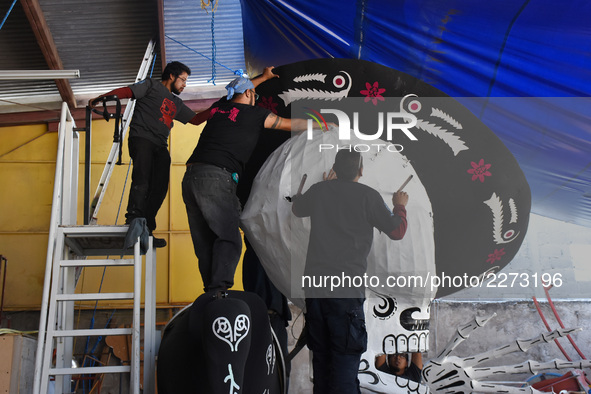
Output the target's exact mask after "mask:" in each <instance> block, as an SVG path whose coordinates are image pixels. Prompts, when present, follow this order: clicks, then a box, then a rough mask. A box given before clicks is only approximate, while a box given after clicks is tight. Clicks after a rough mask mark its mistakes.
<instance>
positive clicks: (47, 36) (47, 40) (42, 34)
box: [21, 0, 76, 109]
mask: <svg viewBox="0 0 591 394" xmlns="http://www.w3.org/2000/svg"><path fill="white" fill-rule="evenodd" d="M21 4H22V6H23V10H24V11H25V15H26V16H27V19H28V20H29V24H30V25H31V29H32V30H33V33H35V37H36V38H37V43H38V44H39V48H41V52H42V53H43V57H44V58H45V61H46V62H47V66H48V67H49V69H50V70H63V69H64V65H63V63H62V60H61V58H60V56H59V53H58V51H57V47H56V45H55V41H54V40H53V35H52V34H51V31H50V30H49V26H48V25H47V21H46V20H45V15H43V10H42V9H41V6H40V5H39V1H38V0H21ZM55 84H56V86H57V89H58V91H59V93H60V95H61V97H62V100H63V101H65V102H66V103H68V107H70V109H73V108H76V98H75V97H74V92H73V91H72V87H71V86H70V82H69V81H68V80H67V79H56V80H55Z"/></svg>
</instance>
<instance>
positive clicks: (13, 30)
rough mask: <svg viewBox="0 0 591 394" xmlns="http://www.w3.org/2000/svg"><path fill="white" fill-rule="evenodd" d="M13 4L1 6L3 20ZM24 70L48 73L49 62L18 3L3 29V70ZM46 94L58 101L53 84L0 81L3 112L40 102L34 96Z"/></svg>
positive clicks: (0, 32) (0, 66) (0, 40)
mask: <svg viewBox="0 0 591 394" xmlns="http://www.w3.org/2000/svg"><path fill="white" fill-rule="evenodd" d="M11 4H12V2H11V1H3V2H1V3H0V18H2V19H3V18H4V16H5V15H6V13H7V12H8V10H9V8H10V5H11ZM23 69H26V70H47V63H46V62H45V59H44V58H43V55H42V54H41V49H40V48H39V45H38V44H37V39H36V38H35V35H34V34H33V31H32V30H31V27H30V26H29V21H28V20H27V17H26V15H25V12H24V10H23V8H22V6H21V4H20V2H17V3H16V4H15V6H14V8H13V9H12V12H11V13H10V15H8V18H7V19H6V22H5V23H4V26H3V27H2V30H0V70H23ZM46 95H53V96H54V99H55V95H57V98H58V100H59V93H58V91H57V88H56V86H55V83H54V82H53V81H0V112H2V108H15V106H14V105H13V104H11V103H12V102H15V103H25V102H31V101H33V102H36V101H37V100H31V96H46ZM21 107H22V106H21ZM17 108H18V106H17ZM40 108H44V107H40ZM35 109H36V108H35V106H33V107H22V108H20V110H21V111H24V110H27V111H31V110H35ZM37 109H39V108H37Z"/></svg>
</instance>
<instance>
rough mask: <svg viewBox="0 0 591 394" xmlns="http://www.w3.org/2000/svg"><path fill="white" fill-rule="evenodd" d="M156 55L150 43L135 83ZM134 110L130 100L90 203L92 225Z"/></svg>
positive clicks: (143, 74)
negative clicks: (119, 132)
mask: <svg viewBox="0 0 591 394" xmlns="http://www.w3.org/2000/svg"><path fill="white" fill-rule="evenodd" d="M155 55H156V42H155V41H150V42H149V44H148V47H147V48H146V53H145V54H144V57H143V60H142V63H141V65H140V69H139V71H138V74H137V76H136V78H135V82H139V81H142V80H144V79H146V77H148V75H149V72H150V67H151V66H152V63H153V61H154V60H155V59H154V57H155ZM134 109H135V100H134V99H130V100H129V102H128V103H127V106H126V107H125V111H124V112H123V119H122V124H121V139H120V141H119V142H113V146H112V147H111V151H110V152H109V157H108V158H107V161H106V163H105V168H104V169H103V173H102V175H101V178H100V180H99V183H98V186H97V188H96V191H95V193H94V197H93V198H92V200H91V201H90V222H89V223H90V224H96V223H97V219H98V213H99V209H100V207H101V204H102V202H103V198H104V197H105V193H106V191H107V186H108V185H109V181H110V179H111V175H112V174H113V169H114V168H115V165H116V161H117V155H118V153H119V150H120V149H121V144H122V143H123V141H125V137H126V136H127V131H128V129H129V124H130V123H131V119H132V117H133V111H134Z"/></svg>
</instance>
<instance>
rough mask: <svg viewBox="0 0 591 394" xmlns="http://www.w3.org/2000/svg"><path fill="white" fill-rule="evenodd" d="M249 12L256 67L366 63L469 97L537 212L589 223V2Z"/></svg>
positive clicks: (419, 2)
mask: <svg viewBox="0 0 591 394" xmlns="http://www.w3.org/2000/svg"><path fill="white" fill-rule="evenodd" d="M242 11H243V26H244V40H245V55H246V63H247V64H248V65H249V66H250V67H252V68H254V69H258V70H261V69H262V68H263V67H264V66H267V65H276V66H278V65H283V64H288V63H293V62H296V61H300V60H309V59H316V58H327V57H336V58H354V59H363V60H368V61H372V62H375V63H379V64H382V65H385V66H388V67H390V68H393V69H396V70H399V71H403V72H405V73H408V74H410V75H412V76H414V77H416V78H419V79H421V80H423V81H425V82H427V83H428V84H430V85H432V86H434V87H436V88H438V89H440V90H442V91H443V92H445V93H446V94H448V95H450V96H453V97H456V98H459V97H466V99H464V102H465V105H466V106H467V107H468V108H470V109H471V110H472V111H473V112H474V113H475V114H476V115H477V116H479V117H480V119H481V120H482V121H483V122H484V123H485V124H486V125H487V126H488V127H490V128H491V129H492V130H493V131H494V132H495V133H496V134H497V136H498V137H499V138H500V139H501V140H502V141H503V142H504V143H505V145H506V146H507V147H508V148H509V150H510V151H511V152H512V153H513V155H514V156H515V157H516V158H517V161H518V162H519V165H520V166H521V168H522V169H523V171H524V173H525V175H526V178H527V180H528V182H529V184H530V187H531V189H532V211H533V212H534V213H538V214H541V215H544V216H548V217H552V218H555V219H559V220H563V221H567V222H572V223H576V224H580V225H584V226H587V227H591V2H589V1H587V0H573V1H565V2H559V3H557V2H551V1H548V0H521V1H514V0H511V1H510V0H497V1H474V0H472V1H468V0H444V1H441V0H412V1H392V0H358V1H338V2H337V1H332V0H330V1H324V2H311V1H306V0H242ZM468 97H476V98H478V99H476V100H472V99H468Z"/></svg>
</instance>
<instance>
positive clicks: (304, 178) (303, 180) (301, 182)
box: [297, 174, 308, 194]
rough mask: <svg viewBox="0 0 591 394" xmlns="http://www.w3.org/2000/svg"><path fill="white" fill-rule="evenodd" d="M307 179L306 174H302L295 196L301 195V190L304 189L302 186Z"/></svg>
mask: <svg viewBox="0 0 591 394" xmlns="http://www.w3.org/2000/svg"><path fill="white" fill-rule="evenodd" d="M307 178H308V174H304V176H302V180H301V181H300V187H299V188H298V193H297V194H302V190H303V189H304V184H305V183H306V179H307Z"/></svg>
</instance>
